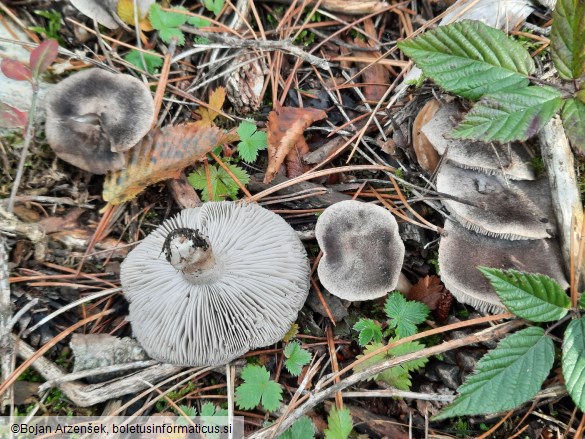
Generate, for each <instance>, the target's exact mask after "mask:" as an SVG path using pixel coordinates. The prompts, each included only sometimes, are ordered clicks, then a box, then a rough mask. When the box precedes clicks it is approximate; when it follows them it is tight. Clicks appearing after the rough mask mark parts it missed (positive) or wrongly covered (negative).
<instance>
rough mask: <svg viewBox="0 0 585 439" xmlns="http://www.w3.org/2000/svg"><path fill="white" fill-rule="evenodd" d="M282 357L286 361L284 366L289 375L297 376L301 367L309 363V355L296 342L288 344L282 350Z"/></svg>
mask: <svg viewBox="0 0 585 439" xmlns="http://www.w3.org/2000/svg"><path fill="white" fill-rule="evenodd" d="M284 356H285V357H286V361H285V362H284V365H285V366H286V369H287V370H288V371H289V372H290V373H291V375H294V376H299V375H300V374H301V372H302V370H303V366H305V365H307V364H309V362H310V361H311V353H310V352H309V351H307V350H305V349H303V348H301V345H300V343H299V342H297V341H293V342H290V343H288V344H287V345H286V347H285V348H284Z"/></svg>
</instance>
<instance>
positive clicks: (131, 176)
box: [102, 123, 233, 205]
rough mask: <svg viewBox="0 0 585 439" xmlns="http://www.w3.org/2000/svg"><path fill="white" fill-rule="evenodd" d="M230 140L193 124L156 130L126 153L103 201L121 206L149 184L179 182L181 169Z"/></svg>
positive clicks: (221, 132)
mask: <svg viewBox="0 0 585 439" xmlns="http://www.w3.org/2000/svg"><path fill="white" fill-rule="evenodd" d="M230 136H233V133H228V132H225V131H224V130H222V129H219V128H216V127H200V126H195V124H194V123H190V124H185V125H178V126H173V127H166V128H162V129H160V128H155V129H153V130H151V131H150V133H148V134H147V135H146V136H145V137H144V138H143V139H142V140H141V141H140V143H138V144H137V145H136V146H134V147H133V148H132V149H131V150H130V151H128V152H127V153H126V163H127V165H126V168H124V169H122V170H120V171H115V172H111V173H109V174H108V175H107V176H106V180H105V182H104V189H103V193H102V195H103V198H104V200H105V201H107V202H109V203H110V204H112V205H116V204H121V203H123V202H125V201H127V200H130V199H132V198H134V197H135V196H136V195H138V194H139V193H140V192H142V191H143V190H144V189H146V187H148V186H150V185H152V184H155V183H158V182H159V181H162V180H167V179H169V178H178V177H179V175H180V174H181V172H182V171H183V169H185V168H186V167H187V166H189V165H192V164H193V163H195V162H197V161H200V160H202V159H203V158H205V155H206V154H207V153H208V152H210V151H211V150H213V148H215V147H216V146H219V145H221V144H223V143H225V142H226V139H228V138H229V137H230Z"/></svg>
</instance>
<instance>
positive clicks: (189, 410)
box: [179, 404, 204, 417]
mask: <svg viewBox="0 0 585 439" xmlns="http://www.w3.org/2000/svg"><path fill="white" fill-rule="evenodd" d="M179 408H180V409H181V410H183V413H185V414H186V415H187V416H189V417H194V416H197V409H196V408H195V407H188V406H186V405H184V404H181V405H180V406H179ZM201 416H204V415H201Z"/></svg>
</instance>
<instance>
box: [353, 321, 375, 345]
mask: <svg viewBox="0 0 585 439" xmlns="http://www.w3.org/2000/svg"><path fill="white" fill-rule="evenodd" d="M353 329H354V331H358V332H359V333H360V335H359V337H358V343H359V345H360V346H365V345H367V344H368V343H369V342H371V341H372V340H374V342H375V343H380V342H381V341H382V329H381V328H380V326H379V325H378V324H377V323H376V322H374V321H373V320H371V319H359V320H358V321H357V322H356V324H355V325H353Z"/></svg>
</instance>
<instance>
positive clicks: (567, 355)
mask: <svg viewBox="0 0 585 439" xmlns="http://www.w3.org/2000/svg"><path fill="white" fill-rule="evenodd" d="M562 365H563V377H564V378H565V386H566V387H567V390H568V391H569V395H571V398H572V399H573V401H574V402H575V404H576V405H577V407H579V409H580V410H581V411H583V410H585V317H581V318H580V319H576V320H572V321H571V323H569V326H567V329H566V330H565V337H564V340H563V357H562Z"/></svg>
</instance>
